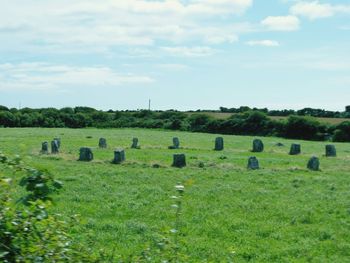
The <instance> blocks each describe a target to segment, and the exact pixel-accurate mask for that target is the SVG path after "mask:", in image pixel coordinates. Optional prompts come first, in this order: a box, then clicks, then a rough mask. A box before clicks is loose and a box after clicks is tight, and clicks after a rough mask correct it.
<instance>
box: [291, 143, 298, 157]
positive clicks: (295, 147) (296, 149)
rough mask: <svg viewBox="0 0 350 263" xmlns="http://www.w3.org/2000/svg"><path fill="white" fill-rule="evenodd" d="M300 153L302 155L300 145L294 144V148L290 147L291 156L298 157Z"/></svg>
mask: <svg viewBox="0 0 350 263" xmlns="http://www.w3.org/2000/svg"><path fill="white" fill-rule="evenodd" d="M300 153H301V146H300V144H295V143H293V144H292V146H291V147H290V151H289V154H290V155H298V154H300Z"/></svg>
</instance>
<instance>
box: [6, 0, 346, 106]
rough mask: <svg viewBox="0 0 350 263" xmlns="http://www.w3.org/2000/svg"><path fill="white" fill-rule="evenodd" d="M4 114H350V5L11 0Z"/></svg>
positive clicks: (259, 0) (277, 0)
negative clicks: (74, 110) (309, 110)
mask: <svg viewBox="0 0 350 263" xmlns="http://www.w3.org/2000/svg"><path fill="white" fill-rule="evenodd" d="M0 4H1V9H0V104H1V105H6V106H8V107H18V106H19V104H21V106H22V107H34V108H38V107H58V108H60V107H66V106H71V107H74V106H78V105H79V106H91V107H95V108H98V109H105V110H107V109H119V110H121V109H142V108H147V107H148V99H149V98H150V99H151V100H152V108H153V109H178V110H188V109H194V110H195V109H218V108H219V107H220V106H225V107H239V106H241V105H247V106H251V107H268V108H270V109H284V108H292V109H299V108H303V107H308V106H310V107H317V108H325V109H329V110H343V109H344V106H345V105H349V104H350V1H345V0H344V1H340V0H338V1H336V0H332V1H330V0H325V1H322V0H320V1H294V0H166V1H160V0H158V1H155V0H152V1H151V0H100V1H97V0H73V1H72V0H11V1H7V0H0Z"/></svg>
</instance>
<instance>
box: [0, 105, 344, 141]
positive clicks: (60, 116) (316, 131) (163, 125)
mask: <svg viewBox="0 0 350 263" xmlns="http://www.w3.org/2000/svg"><path fill="white" fill-rule="evenodd" d="M348 110H349V112H350V107H349V109H348ZM0 127H47V128H65V127H66V128H86V127H96V128H136V127H137V128H158V129H170V130H181V131H191V132H205V133H220V134H234V135H253V136H278V137H284V138H290V139H304V140H319V141H324V140H333V141H337V142H350V120H349V121H345V122H343V123H341V124H338V125H330V124H326V123H322V122H320V121H318V120H317V119H316V118H313V117H311V116H299V115H298V114H293V115H289V117H288V118H286V119H282V120H274V119H271V118H269V115H268V112H266V111H263V110H259V109H255V110H254V109H250V108H249V109H246V111H243V112H238V113H233V114H232V115H231V116H230V117H228V118H227V119H216V118H214V117H211V116H209V115H207V114H205V113H201V112H193V113H184V112H179V111H175V110H169V111H148V110H139V111H113V110H109V111H99V110H96V109H93V108H90V107H75V108H68V107H67V108H62V109H55V108H43V109H31V108H23V109H20V110H18V109H15V108H13V109H8V108H6V107H4V106H0Z"/></svg>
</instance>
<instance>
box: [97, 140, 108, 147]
mask: <svg viewBox="0 0 350 263" xmlns="http://www.w3.org/2000/svg"><path fill="white" fill-rule="evenodd" d="M98 147H100V148H107V140H106V139H105V138H100V140H99V141H98Z"/></svg>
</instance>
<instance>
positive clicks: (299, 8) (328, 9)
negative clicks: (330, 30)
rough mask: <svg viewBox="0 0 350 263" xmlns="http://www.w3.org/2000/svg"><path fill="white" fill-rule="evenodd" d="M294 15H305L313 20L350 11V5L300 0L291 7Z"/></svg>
mask: <svg viewBox="0 0 350 263" xmlns="http://www.w3.org/2000/svg"><path fill="white" fill-rule="evenodd" d="M290 12H291V13H292V14H293V15H297V16H304V17H307V18H309V19H311V20H314V19H318V18H326V17H331V16H334V15H336V14H337V13H349V14H350V5H349V4H348V5H332V4H328V3H325V4H322V3H320V2H319V1H312V2H306V1H300V2H297V3H296V4H295V5H293V6H292V7H291V8H290Z"/></svg>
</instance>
